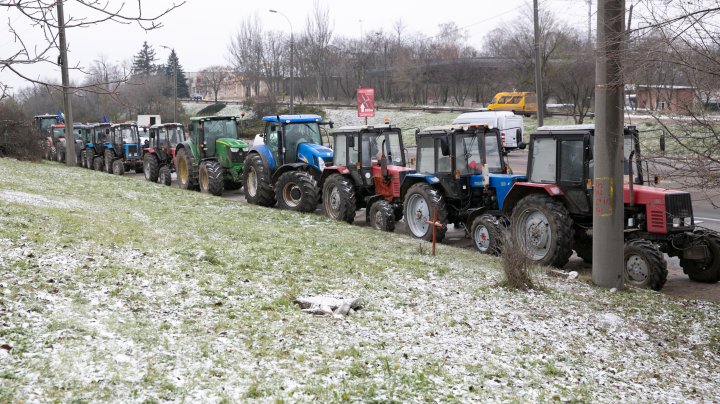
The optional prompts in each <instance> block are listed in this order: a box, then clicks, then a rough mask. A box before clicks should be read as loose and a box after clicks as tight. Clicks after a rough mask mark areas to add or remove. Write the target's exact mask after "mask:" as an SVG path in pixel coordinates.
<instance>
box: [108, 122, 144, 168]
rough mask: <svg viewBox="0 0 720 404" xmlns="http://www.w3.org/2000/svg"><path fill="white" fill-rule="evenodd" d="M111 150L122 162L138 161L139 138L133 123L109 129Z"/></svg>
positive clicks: (120, 124)
mask: <svg viewBox="0 0 720 404" xmlns="http://www.w3.org/2000/svg"><path fill="white" fill-rule="evenodd" d="M111 132H112V137H111V139H110V141H111V142H112V148H113V150H114V152H115V156H117V157H119V158H121V159H123V160H138V159H139V158H140V154H141V150H140V136H139V134H138V127H137V125H136V124H134V123H118V124H115V125H112V127H111Z"/></svg>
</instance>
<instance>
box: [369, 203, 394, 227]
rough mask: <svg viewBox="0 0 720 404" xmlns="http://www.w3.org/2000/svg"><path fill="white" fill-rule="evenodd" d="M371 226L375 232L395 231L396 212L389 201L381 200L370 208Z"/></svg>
mask: <svg viewBox="0 0 720 404" xmlns="http://www.w3.org/2000/svg"><path fill="white" fill-rule="evenodd" d="M369 224H370V226H371V227H372V228H373V229H375V230H381V231H387V232H393V231H395V212H393V208H392V206H391V205H390V203H389V202H388V201H386V200H384V199H380V200H378V201H375V203H373V204H372V206H370V223H369Z"/></svg>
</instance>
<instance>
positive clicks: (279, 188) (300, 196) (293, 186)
mask: <svg viewBox="0 0 720 404" xmlns="http://www.w3.org/2000/svg"><path fill="white" fill-rule="evenodd" d="M318 193H319V190H318V187H317V186H316V183H315V180H314V179H313V177H312V175H310V174H308V173H306V172H305V171H288V172H286V173H283V174H282V175H281V176H280V178H278V180H277V184H275V198H276V199H277V203H278V207H279V208H280V209H288V210H294V211H296V212H314V211H315V209H317V204H318V198H319V197H318Z"/></svg>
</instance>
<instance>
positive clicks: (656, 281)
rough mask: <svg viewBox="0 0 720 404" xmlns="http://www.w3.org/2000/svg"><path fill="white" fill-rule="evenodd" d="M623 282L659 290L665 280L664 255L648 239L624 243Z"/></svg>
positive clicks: (665, 266) (665, 265)
mask: <svg viewBox="0 0 720 404" xmlns="http://www.w3.org/2000/svg"><path fill="white" fill-rule="evenodd" d="M624 256H625V270H624V274H625V282H627V283H629V284H630V285H632V286H635V287H638V288H643V289H652V290H660V289H662V287H663V285H665V281H666V280H667V275H668V270H667V262H666V261H665V257H663V254H662V253H661V252H660V250H658V249H657V247H655V245H654V244H653V243H651V242H650V241H648V240H642V239H635V240H628V241H627V242H626V243H625V253H624Z"/></svg>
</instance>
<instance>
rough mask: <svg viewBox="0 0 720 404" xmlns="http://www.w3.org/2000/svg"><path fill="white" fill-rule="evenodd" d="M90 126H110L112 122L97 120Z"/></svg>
mask: <svg viewBox="0 0 720 404" xmlns="http://www.w3.org/2000/svg"><path fill="white" fill-rule="evenodd" d="M92 126H95V127H101V126H112V123H110V122H98V123H94V124H92Z"/></svg>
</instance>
